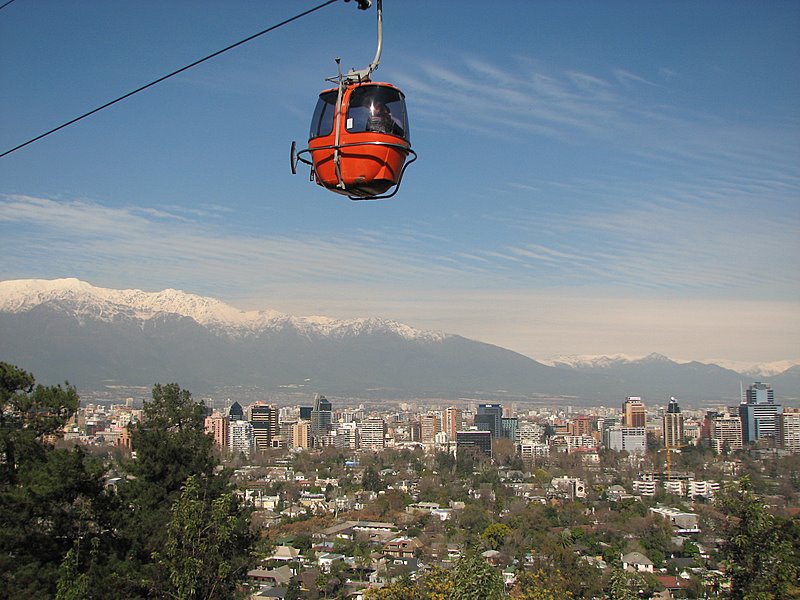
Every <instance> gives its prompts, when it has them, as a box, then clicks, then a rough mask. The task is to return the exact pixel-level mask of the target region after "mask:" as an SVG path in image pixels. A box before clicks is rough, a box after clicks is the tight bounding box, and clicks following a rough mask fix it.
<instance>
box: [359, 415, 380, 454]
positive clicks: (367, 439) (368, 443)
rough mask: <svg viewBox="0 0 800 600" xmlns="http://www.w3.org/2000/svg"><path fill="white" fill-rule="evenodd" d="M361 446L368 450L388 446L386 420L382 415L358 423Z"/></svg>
mask: <svg viewBox="0 0 800 600" xmlns="http://www.w3.org/2000/svg"><path fill="white" fill-rule="evenodd" d="M358 429H359V432H360V437H361V447H362V448H364V449H366V450H383V449H384V448H385V447H386V422H385V421H384V420H383V419H381V418H380V417H376V418H370V419H365V420H363V421H360V422H359V423H358Z"/></svg>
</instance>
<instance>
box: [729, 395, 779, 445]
mask: <svg viewBox="0 0 800 600" xmlns="http://www.w3.org/2000/svg"><path fill="white" fill-rule="evenodd" d="M782 412H783V407H782V406H781V405H780V404H775V393H774V391H773V390H772V387H771V386H770V385H769V384H768V383H761V382H756V383H754V384H752V385H751V386H750V387H749V388H747V396H746V399H745V401H744V402H742V404H740V405H739V417H740V418H741V419H742V442H743V443H745V444H749V443H751V442H755V441H757V440H760V439H762V438H766V437H771V438H775V437H776V436H777V433H778V421H779V419H780V415H781V413H782Z"/></svg>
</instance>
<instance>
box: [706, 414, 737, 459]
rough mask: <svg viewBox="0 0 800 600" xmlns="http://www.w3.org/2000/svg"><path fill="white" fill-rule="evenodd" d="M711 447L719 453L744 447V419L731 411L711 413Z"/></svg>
mask: <svg viewBox="0 0 800 600" xmlns="http://www.w3.org/2000/svg"><path fill="white" fill-rule="evenodd" d="M708 418H709V436H710V439H711V447H712V448H713V449H714V451H716V452H717V453H718V454H719V453H721V452H723V451H732V450H741V449H742V419H741V418H740V417H739V415H732V414H730V413H729V412H724V413H716V414H709V415H708Z"/></svg>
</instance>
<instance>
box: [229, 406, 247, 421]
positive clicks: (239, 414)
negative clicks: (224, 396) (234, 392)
mask: <svg viewBox="0 0 800 600" xmlns="http://www.w3.org/2000/svg"><path fill="white" fill-rule="evenodd" d="M228 420H229V421H244V411H243V410H242V405H241V404H239V403H238V402H234V403H233V404H231V407H230V409H228Z"/></svg>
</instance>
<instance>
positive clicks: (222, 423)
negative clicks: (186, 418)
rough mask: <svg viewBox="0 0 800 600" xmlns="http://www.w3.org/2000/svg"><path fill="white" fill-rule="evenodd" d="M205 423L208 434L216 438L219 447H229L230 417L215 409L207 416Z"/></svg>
mask: <svg viewBox="0 0 800 600" xmlns="http://www.w3.org/2000/svg"><path fill="white" fill-rule="evenodd" d="M203 424H204V429H205V432H206V435H210V436H211V437H212V438H214V444H216V445H217V446H218V447H219V448H227V447H228V417H226V416H225V415H223V414H222V413H219V412H216V411H215V412H214V413H212V414H211V416H208V417H206V418H205V421H204V423H203Z"/></svg>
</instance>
